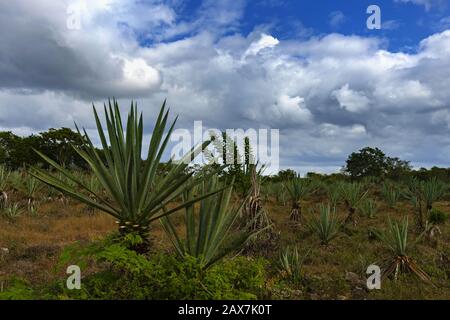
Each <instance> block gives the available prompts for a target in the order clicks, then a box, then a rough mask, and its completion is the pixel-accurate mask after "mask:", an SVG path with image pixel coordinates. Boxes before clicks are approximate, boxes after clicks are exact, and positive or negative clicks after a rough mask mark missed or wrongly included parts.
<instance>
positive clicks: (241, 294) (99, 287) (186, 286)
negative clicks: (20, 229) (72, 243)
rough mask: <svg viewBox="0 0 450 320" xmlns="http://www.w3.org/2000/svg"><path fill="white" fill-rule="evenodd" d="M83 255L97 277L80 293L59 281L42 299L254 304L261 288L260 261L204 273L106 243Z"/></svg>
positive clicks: (170, 258) (185, 262) (187, 262)
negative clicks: (245, 301) (249, 301)
mask: <svg viewBox="0 0 450 320" xmlns="http://www.w3.org/2000/svg"><path fill="white" fill-rule="evenodd" d="M70 250H72V249H70ZM82 251H83V254H84V255H86V254H87V253H89V255H90V257H89V258H93V259H94V260H95V261H96V264H97V265H98V266H100V267H101V271H100V272H97V273H94V274H91V275H89V276H86V277H85V278H83V279H82V283H81V286H82V288H81V290H68V289H66V287H65V281H59V282H58V283H57V284H55V285H53V286H51V287H49V288H46V289H45V293H44V294H43V295H44V296H45V298H51V299H54V298H57V299H101V300H103V299H136V300H142V299H157V300H166V299H170V300H173V299H177V300H184V299H189V300H196V299H202V300H203V299H205V300H206V299H256V298H257V296H258V295H259V294H260V293H262V290H263V287H264V283H265V260H263V259H258V260H254V259H250V258H246V257H237V258H234V259H231V260H223V261H221V262H219V263H217V264H216V265H214V266H213V267H211V268H209V269H206V270H205V269H204V268H202V264H201V261H200V260H199V259H197V258H194V257H189V256H188V257H186V259H179V258H177V257H176V256H174V255H168V254H167V253H166V254H164V253H159V254H155V255H153V256H151V257H146V256H144V255H141V254H138V253H136V252H135V251H132V250H130V249H129V248H127V246H126V245H124V244H123V243H109V244H108V245H106V246H104V247H103V248H102V249H100V250H99V246H98V245H96V246H91V247H90V248H84V249H82ZM68 256H69V255H66V256H65V257H64V258H65V259H67V257H68Z"/></svg>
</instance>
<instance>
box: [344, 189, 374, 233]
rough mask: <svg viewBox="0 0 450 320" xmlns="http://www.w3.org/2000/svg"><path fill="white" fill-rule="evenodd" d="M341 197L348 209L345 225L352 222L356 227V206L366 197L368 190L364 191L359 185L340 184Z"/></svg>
mask: <svg viewBox="0 0 450 320" xmlns="http://www.w3.org/2000/svg"><path fill="white" fill-rule="evenodd" d="M340 190H341V196H342V198H343V199H344V202H345V205H346V206H347V209H348V215H347V218H346V219H345V223H348V222H353V224H354V225H356V223H357V221H356V217H355V212H356V208H357V207H358V205H359V204H360V203H361V201H362V200H363V199H364V198H365V197H366V195H367V193H368V190H364V189H363V186H362V185H361V184H360V183H355V182H353V183H341V184H340Z"/></svg>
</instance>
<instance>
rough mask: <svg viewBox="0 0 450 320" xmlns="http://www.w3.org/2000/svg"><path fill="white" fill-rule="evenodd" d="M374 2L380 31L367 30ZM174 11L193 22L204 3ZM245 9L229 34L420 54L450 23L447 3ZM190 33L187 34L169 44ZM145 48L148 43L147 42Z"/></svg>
mask: <svg viewBox="0 0 450 320" xmlns="http://www.w3.org/2000/svg"><path fill="white" fill-rule="evenodd" d="M144 2H145V1H144ZM372 4H375V5H378V6H379V7H380V8H381V12H382V23H383V27H382V29H381V30H368V29H367V28H366V20H367V18H368V17H369V14H367V13H366V9H367V8H368V6H370V5H372ZM175 8H176V12H177V15H178V16H179V19H180V20H182V21H183V20H184V21H192V20H195V19H196V17H197V16H198V15H199V14H200V12H201V11H202V10H203V8H204V3H203V1H201V0H187V1H182V2H181V3H180V4H177V6H175ZM243 9H244V10H243V12H242V18H241V21H240V22H239V24H238V25H236V26H235V28H232V29H230V30H228V32H230V33H233V32H241V33H243V34H248V33H250V32H252V31H253V30H254V29H255V27H265V28H269V29H270V30H271V34H272V35H273V36H274V37H276V38H278V39H280V40H282V39H292V38H299V37H301V38H307V37H310V36H314V35H316V36H317V35H322V34H327V33H333V32H338V33H342V34H347V35H352V34H353V35H361V36H368V37H371V36H372V37H383V38H385V39H386V40H388V41H387V43H386V45H387V48H388V49H389V50H392V51H405V50H416V49H417V45H418V43H419V42H420V40H422V39H424V38H425V37H427V36H429V35H430V34H433V33H435V32H436V31H441V30H443V29H445V27H446V26H448V24H450V22H449V21H445V18H447V17H448V15H449V9H450V7H449V5H448V3H447V1H446V0H437V1H436V0H423V1H421V0H418V1H408V0H406V1H401V0H399V1H394V0H380V1H375V2H374V1H369V0H345V1H343V0H341V1H339V0H320V1H305V0H255V1H248V2H246V3H245V4H244V5H243ZM442 19H444V21H441V20H442ZM187 35H189V33H187V34H182V35H178V36H176V37H173V38H171V39H170V40H174V39H179V38H182V37H184V36H187ZM150 43H151V41H150ZM142 44H143V45H146V44H148V43H146V42H145V41H143V43H142Z"/></svg>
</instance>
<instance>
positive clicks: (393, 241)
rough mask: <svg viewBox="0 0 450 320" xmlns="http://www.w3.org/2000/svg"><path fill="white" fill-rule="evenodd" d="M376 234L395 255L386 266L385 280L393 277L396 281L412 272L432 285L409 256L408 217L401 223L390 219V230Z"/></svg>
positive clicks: (384, 270)
mask: <svg viewBox="0 0 450 320" xmlns="http://www.w3.org/2000/svg"><path fill="white" fill-rule="evenodd" d="M374 233H375V235H376V236H377V237H378V238H379V239H380V240H381V241H382V242H383V243H384V244H385V245H386V246H387V247H388V248H389V250H390V251H391V253H392V255H393V256H392V258H390V259H389V260H387V263H386V265H385V266H384V269H383V272H382V277H383V278H385V277H388V276H391V275H393V276H394V279H395V280H396V279H397V278H398V275H399V274H400V273H411V272H412V273H414V274H415V275H417V276H418V277H419V278H420V279H422V280H423V281H426V282H430V283H431V279H430V277H429V276H428V275H427V274H426V273H425V271H423V270H422V269H421V268H420V267H419V266H418V265H417V264H416V263H415V262H414V260H413V259H412V258H411V257H409V256H408V252H407V248H408V217H405V218H404V219H403V221H402V222H401V223H398V222H392V221H391V219H390V218H389V219H388V229H387V230H386V231H385V232H377V231H374ZM422 235H423V234H422ZM422 235H421V236H419V237H418V238H417V239H416V241H415V243H417V242H418V241H419V240H420V239H421V237H422Z"/></svg>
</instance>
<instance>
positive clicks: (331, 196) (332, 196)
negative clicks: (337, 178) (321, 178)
mask: <svg viewBox="0 0 450 320" xmlns="http://www.w3.org/2000/svg"><path fill="white" fill-rule="evenodd" d="M325 190H326V192H327V196H328V200H329V202H330V204H331V206H332V207H336V206H337V204H338V202H339V200H341V196H342V195H341V189H340V184H327V185H326V186H325Z"/></svg>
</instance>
